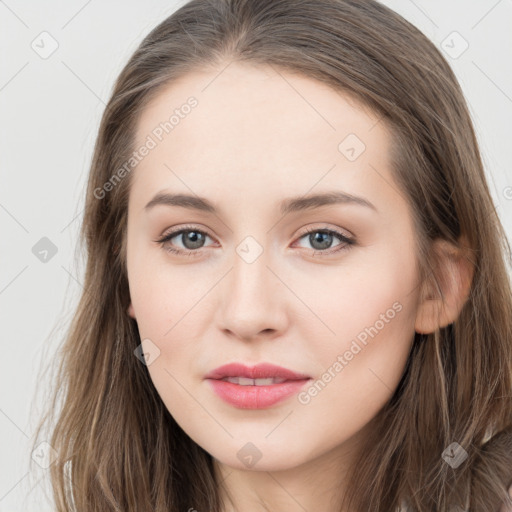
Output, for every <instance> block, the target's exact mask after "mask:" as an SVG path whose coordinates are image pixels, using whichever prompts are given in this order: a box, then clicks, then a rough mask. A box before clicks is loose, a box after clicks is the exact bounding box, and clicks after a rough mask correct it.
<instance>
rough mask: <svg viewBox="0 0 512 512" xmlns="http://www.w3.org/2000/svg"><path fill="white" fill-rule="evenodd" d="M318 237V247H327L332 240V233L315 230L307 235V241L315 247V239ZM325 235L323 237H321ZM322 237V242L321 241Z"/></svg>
mask: <svg viewBox="0 0 512 512" xmlns="http://www.w3.org/2000/svg"><path fill="white" fill-rule="evenodd" d="M318 237H320V247H318V249H328V248H329V246H330V245H331V242H332V235H331V234H330V233H321V232H317V233H314V234H311V235H309V241H310V243H311V245H312V246H313V247H315V243H316V239H317V238H318ZM323 237H325V238H323ZM322 238H323V243H322Z"/></svg>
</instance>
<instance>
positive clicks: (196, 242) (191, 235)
mask: <svg viewBox="0 0 512 512" xmlns="http://www.w3.org/2000/svg"><path fill="white" fill-rule="evenodd" d="M190 242H191V245H190ZM201 242H204V238H203V235H202V234H201V233H198V232H197V231H187V232H186V233H184V238H183V245H184V246H185V247H186V248H187V249H197V248H199V247H201Z"/></svg>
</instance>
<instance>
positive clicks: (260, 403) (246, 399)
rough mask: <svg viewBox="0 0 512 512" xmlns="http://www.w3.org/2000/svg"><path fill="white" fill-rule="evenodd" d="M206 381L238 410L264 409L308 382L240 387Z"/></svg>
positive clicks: (229, 383)
mask: <svg viewBox="0 0 512 512" xmlns="http://www.w3.org/2000/svg"><path fill="white" fill-rule="evenodd" d="M207 380H208V381H209V382H210V384H211V386H212V388H213V390H214V391H215V393H217V395H218V396H219V397H220V398H222V399H223V400H224V401H226V402H228V403H229V404H231V405H234V406H235V407H239V408H240V409H265V408H266V407H270V406H271V405H274V404H276V403H278V402H281V401H282V400H285V399H286V398H288V397H290V396H291V395H294V394H296V393H298V392H299V391H300V389H301V388H302V387H303V386H304V384H306V383H307V382H309V381H310V379H304V380H288V381H286V382H282V383H280V384H271V385H269V386H241V385H239V384H233V383H232V382H227V381H225V380H217V379H207Z"/></svg>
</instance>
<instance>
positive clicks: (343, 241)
mask: <svg viewBox="0 0 512 512" xmlns="http://www.w3.org/2000/svg"><path fill="white" fill-rule="evenodd" d="M189 231H195V232H198V233H201V234H202V235H205V237H207V238H209V239H210V240H214V238H213V237H212V236H210V235H209V234H208V233H207V232H206V231H203V230H200V229H195V228H193V227H191V228H182V229H180V230H177V231H174V232H171V233H168V234H167V235H164V236H163V237H161V238H160V239H158V240H155V241H156V242H157V243H159V244H160V245H162V246H163V248H164V250H167V251H168V252H173V253H177V254H187V255H191V253H200V252H201V249H208V248H209V247H210V246H203V247H199V248H197V249H187V248H181V247H174V246H169V247H166V244H170V240H171V239H173V238H175V237H177V236H180V235H183V233H186V232H189ZM317 232H322V233H328V234H331V235H333V236H334V237H335V238H338V240H339V241H340V243H339V244H338V245H335V246H334V247H331V248H329V249H325V250H319V249H310V250H311V251H314V252H315V253H320V254H322V253H325V254H326V255H327V254H329V253H333V252H336V251H338V250H340V251H341V250H343V249H344V248H349V247H350V246H351V245H353V244H354V243H355V240H354V239H353V238H352V237H349V236H346V235H344V234H343V233H341V232H339V231H336V230H334V229H328V228H316V229H312V230H309V231H307V232H306V233H303V234H302V235H300V236H298V237H296V238H295V240H296V241H299V240H302V239H303V238H305V237H307V236H308V235H310V234H311V233H317ZM340 246H341V247H340ZM303 249H307V248H303Z"/></svg>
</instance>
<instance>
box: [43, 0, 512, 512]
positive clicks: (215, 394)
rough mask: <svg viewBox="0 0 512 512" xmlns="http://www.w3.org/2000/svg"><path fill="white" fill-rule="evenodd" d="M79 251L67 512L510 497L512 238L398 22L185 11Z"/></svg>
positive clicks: (97, 164) (446, 88)
mask: <svg viewBox="0 0 512 512" xmlns="http://www.w3.org/2000/svg"><path fill="white" fill-rule="evenodd" d="M82 236H83V240H84V241H85V242H86V248H87V254H88V260H87V270H86V276H85V286H84V288H85V292H84V294H83V296H82V298H81V302H80V305H79V308H78V311H77V314H76V316H75V318H74V321H73V324H72V326H71V329H70V332H69V335H68V337H67V340H66V342H65V345H64V347H63V352H62V354H61V358H62V367H61V369H60V372H59V374H58V376H57V381H56V395H55V396H56V397H57V396H63V405H62V410H60V411H59V412H58V417H57V422H56V424H55V426H54V427H53V430H52V432H51V438H50V441H49V442H50V444H51V445H52V446H53V447H54V448H55V449H56V450H57V452H58V454H59V456H58V459H57V460H56V461H55V463H54V464H52V466H51V478H52V485H53V489H54V494H55V498H56V503H57V508H58V510H59V511H65V510H78V511H85V510H87V511H93V510H98V511H100V510H101V511H106V510H123V511H124V510H136V511H145V510H147V511H150V510H151V511H154V510H156V511H170V510H172V511H178V510H189V511H193V510H197V511H202V510H215V511H219V512H228V511H229V512H231V511H235V510H244V511H256V510H258V511H259V510H333V511H334V510H336V511H351V512H352V511H358V512H363V511H382V512H384V511H386V512H388V511H390V510H414V511H421V512H423V511H432V510H436V511H448V510H471V511H493V512H497V511H499V510H507V509H506V508H505V507H507V506H508V507H510V506H511V504H512V500H511V499H510V498H509V497H508V496H507V489H508V488H509V486H510V485H511V484H512V400H511V388H512V367H511V366H512V365H511V361H512V294H511V284H510V279H509V276H508V274H507V267H506V261H510V247H509V246H508V243H507V241H506V237H505V233H504V230H503V228H502V225H501V223H500V220H499V218H498V216H497V214H496V212H495V209H494V207H493V202H492V198H491V195H490V193H489V189H488V186H487V183H486V179H485V175H484V171H483V166H482V161H481V158H480V153H479V149H478V146H477V141H476V138H475V134H474V130H473V127H472V123H471V120H470V116H469V113H468V109H467V106H466V103H465V100H464V97H463V94H462V92H461V89H460V87H459V85H458V83H457V80H456V78H455V76H454V74H453V72H452V71H451V69H450V67H449V65H448V64H447V63H446V61H445V60H444V58H443V57H442V56H441V54H440V52H439V51H438V50H437V49H436V48H435V47H434V45H433V44H432V43H431V42H430V41H429V40H428V39H427V38H426V37H425V36H424V35H423V34H421V32H419V31H418V30H417V29H416V28H414V27H413V26H412V25H411V24H409V23H408V22H407V21H405V20H404V19H403V18H401V17H400V16H398V15H397V14H396V13H394V12H392V11H391V10H390V9H388V8H386V7H384V6H383V5H381V4H379V3H377V2H374V1H370V0H366V1H363V2H361V1H355V0H348V1H342V0H315V1H313V0H300V1H291V0H277V1H276V0H272V1H270V0H268V1H267V0H258V1H257V2H254V1H249V0H210V1H205V0H192V1H191V2H189V3H187V4H185V5H184V6H183V7H181V8H180V9H179V10H178V11H176V12H175V13H174V14H173V15H172V16H170V17H169V18H167V19H166V20H165V21H163V22H162V23H161V24H160V25H159V26H158V27H156V28H155V29H154V30H153V31H152V32H151V33H150V34H149V35H148V36H147V37H146V38H145V39H144V41H143V42H142V43H141V45H140V46H139V48H138V49H137V50H136V52H135V53H134V55H133V56H132V58H131V59H130V61H129V62H128V64H127V65H126V66H125V68H124V69H123V71H122V72H121V74H120V76H119V78H118V80H117V82H116V85H115V88H114V91H113V93H112V97H111V99H110V101H109V103H108V105H107V107H106V110H105V113H104V115H103V119H102V123H101V126H100V131H99V135H98V139H97V144H96V147H95V153H94V159H93V163H92V167H91V171H90V177H89V183H88V189H87V198H86V210H85V214H84V224H83V228H82ZM506 249H508V252H506ZM506 258H508V260H507V259H506ZM49 413H50V414H49V416H48V417H49V418H53V417H55V416H56V412H55V411H49ZM457 507H458V508H457Z"/></svg>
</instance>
